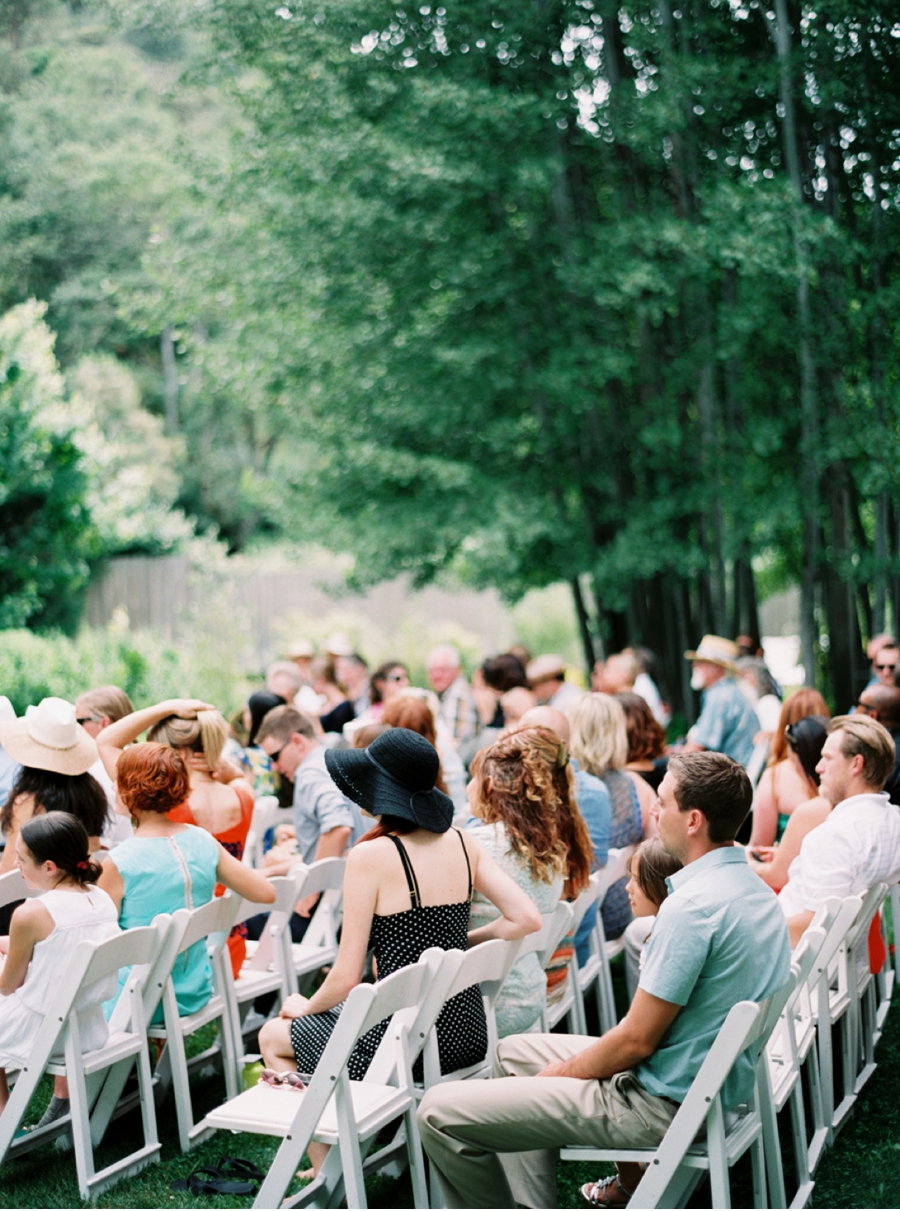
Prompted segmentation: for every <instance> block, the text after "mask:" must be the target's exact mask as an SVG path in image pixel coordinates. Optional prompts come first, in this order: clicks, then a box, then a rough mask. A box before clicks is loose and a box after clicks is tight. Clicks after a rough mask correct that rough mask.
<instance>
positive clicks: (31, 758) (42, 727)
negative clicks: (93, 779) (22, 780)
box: [0, 698, 99, 775]
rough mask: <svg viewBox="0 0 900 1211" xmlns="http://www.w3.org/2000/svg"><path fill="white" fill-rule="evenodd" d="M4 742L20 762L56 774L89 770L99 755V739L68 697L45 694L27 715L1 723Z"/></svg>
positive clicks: (1, 735) (81, 772)
mask: <svg viewBox="0 0 900 1211" xmlns="http://www.w3.org/2000/svg"><path fill="white" fill-rule="evenodd" d="M0 744H2V745H3V747H4V748H5V749H6V751H7V752H8V753H9V755H10V757H12V759H13V760H14V761H18V762H19V764H20V765H27V766H29V767H30V768H31V769H44V770H50V771H51V772H53V773H56V774H71V775H74V774H85V773H87V771H88V770H89V769H90V768H91V766H92V765H93V764H94V763H95V762H96V761H97V760H98V758H99V753H98V752H97V742H96V741H95V740H94V739H93V738H92V737H91V736H89V735H88V734H87V732H86V731H85V730H84V728H83V727H82V726H81V724H80V723H78V722H77V721H76V719H75V707H74V706H73V705H72V703H71V702H66V700H65V699H64V698H44V699H43V700H42V701H41V702H40V704H39V705H38V706H30V707H29V708H28V710H27V711H26V712H25V717H24V718H23V719H16V720H15V721H14V722H12V723H0Z"/></svg>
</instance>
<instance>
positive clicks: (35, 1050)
mask: <svg viewBox="0 0 900 1211" xmlns="http://www.w3.org/2000/svg"><path fill="white" fill-rule="evenodd" d="M169 927H170V919H169V918H168V917H164V918H161V919H160V920H158V921H157V922H155V923H154V924H153V925H147V926H143V927H141V928H138V929H131V930H127V931H125V932H124V933H122V934H118V935H116V936H115V937H112V938H109V939H108V940H107V941H105V942H91V941H89V940H86V939H85V940H82V941H81V942H79V943H78V944H77V945H76V946H75V947H74V949H73V951H72V954H71V956H70V958H69V962H68V964H67V965H66V967H65V968H64V969H63V971H62V972H61V973H60V980H59V983H58V985H57V989H56V992H55V994H54V995H53V997H52V998H51V1000H50V1003H49V1004H48V1006H47V1012H46V1015H45V1017H44V1022H43V1025H42V1026H41V1028H40V1030H39V1031H38V1036H37V1039H36V1040H35V1043H34V1046H33V1047H32V1049H31V1052H30V1054H29V1060H28V1064H27V1066H26V1067H25V1068H23V1069H22V1071H21V1072H20V1073H19V1075H18V1078H17V1080H16V1083H15V1086H14V1087H13V1090H12V1093H11V1096H10V1099H9V1102H8V1104H7V1107H6V1110H5V1111H4V1113H3V1115H2V1116H0V1163H2V1161H3V1159H4V1158H5V1157H6V1155H7V1153H8V1152H9V1151H10V1149H11V1148H12V1150H13V1151H14V1152H19V1151H27V1150H29V1148H31V1147H34V1146H36V1145H37V1144H40V1143H43V1142H45V1141H46V1140H47V1139H49V1138H51V1137H52V1136H54V1135H58V1134H60V1133H61V1132H62V1131H65V1130H67V1129H71V1131H72V1138H73V1144H74V1154H75V1167H76V1171H77V1174H78V1188H79V1192H80V1194H81V1197H82V1198H83V1199H94V1198H95V1197H96V1196H97V1195H98V1194H99V1193H100V1192H101V1191H102V1190H105V1189H107V1188H108V1187H109V1186H111V1185H113V1184H114V1183H115V1182H116V1181H118V1180H119V1179H120V1178H122V1177H125V1176H127V1175H128V1174H131V1173H137V1172H139V1171H140V1170H141V1169H142V1168H143V1167H144V1166H145V1165H147V1164H149V1163H150V1162H151V1161H153V1160H157V1159H158V1154H159V1141H158V1139H157V1134H156V1116H155V1107H154V1104H153V1095H152V1089H151V1080H150V1061H149V1055H148V1050H147V1033H146V1029H145V1025H144V1019H143V1013H142V1000H141V977H142V974H143V973H144V972H146V971H147V970H149V968H150V966H151V965H152V961H153V958H154V954H155V950H156V948H158V947H159V946H160V944H161V942H162V940H163V938H164V936H165V934H166V932H167V931H168V929H169ZM132 961H136V962H135V965H134V966H132V969H131V973H130V975H129V980H128V983H127V984H126V988H125V990H124V992H123V994H122V995H123V996H126V997H128V998H129V999H130V1003H131V1005H132V1006H133V1007H134V1008H135V1014H134V1017H135V1021H134V1022H133V1023H132V1024H131V1029H130V1030H129V1031H124V1030H111V1031H110V1035H109V1038H108V1040H107V1042H106V1044H104V1046H103V1047H100V1048H98V1049H96V1050H95V1051H92V1052H88V1053H86V1054H85V1053H84V1052H83V1049H82V1039H81V1031H80V1025H79V1020H78V1015H77V1013H76V1012H75V1009H74V1007H75V1005H76V1004H77V1002H78V999H79V997H80V995H81V992H82V989H84V988H86V987H87V986H88V985H89V984H91V983H93V982H94V981H95V980H97V979H102V978H103V977H104V976H107V975H110V974H112V973H114V972H118V971H119V969H120V967H122V966H125V965H126V964H129V963H131V962H132ZM60 1051H62V1053H63V1055H64V1057H65V1062H64V1065H60V1064H59V1063H58V1062H56V1061H55V1060H54V1057H55V1056H56V1055H58V1054H59V1053H60ZM135 1060H137V1063H138V1079H139V1085H140V1092H141V1104H142V1117H143V1128H144V1131H143V1135H144V1141H143V1144H142V1145H141V1146H140V1147H138V1148H137V1149H135V1150H134V1151H132V1152H130V1153H129V1154H128V1155H127V1156H126V1157H124V1158H120V1159H119V1160H117V1161H115V1162H113V1163H112V1164H110V1165H107V1166H106V1167H105V1168H104V1169H102V1170H101V1171H100V1172H99V1173H98V1172H97V1171H96V1169H95V1166H94V1155H93V1149H94V1145H95V1142H96V1141H95V1140H94V1139H93V1138H92V1129H91V1119H90V1111H91V1102H92V1100H94V1099H96V1097H97V1094H98V1093H99V1091H100V1089H101V1086H102V1084H103V1075H105V1073H106V1071H107V1070H109V1069H115V1070H118V1069H121V1068H123V1067H127V1069H130V1068H131V1066H132V1064H133V1063H134V1061H135ZM51 1063H52V1069H51V1070H52V1071H54V1072H56V1073H58V1074H62V1073H64V1074H65V1075H66V1076H67V1078H68V1081H69V1097H70V1102H71V1120H70V1122H66V1121H63V1122H59V1123H56V1124H52V1125H51V1126H50V1127H48V1128H44V1129H42V1130H40V1131H35V1132H32V1133H31V1134H30V1135H29V1136H26V1137H24V1138H23V1139H21V1146H19V1147H17V1146H16V1145H17V1144H19V1141H16V1140H15V1133H16V1131H17V1130H18V1128H19V1125H20V1123H21V1120H22V1116H23V1115H24V1113H25V1111H26V1109H27V1107H28V1104H29V1102H30V1101H31V1098H32V1096H33V1095H34V1092H35V1089H36V1088H37V1085H38V1082H39V1081H40V1079H41V1077H42V1076H43V1074H44V1072H45V1071H46V1070H47V1069H48V1066H50V1065H51ZM89 1085H90V1088H89Z"/></svg>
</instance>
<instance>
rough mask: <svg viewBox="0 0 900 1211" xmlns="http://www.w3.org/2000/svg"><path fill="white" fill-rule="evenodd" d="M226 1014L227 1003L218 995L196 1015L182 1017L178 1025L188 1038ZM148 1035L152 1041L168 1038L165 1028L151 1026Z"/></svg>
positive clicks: (210, 999)
mask: <svg viewBox="0 0 900 1211" xmlns="http://www.w3.org/2000/svg"><path fill="white" fill-rule="evenodd" d="M224 1013H225V1002H224V1000H223V999H222V997H220V996H218V995H216V996H212V997H210V998H209V1000H208V1001H207V1002H206V1004H205V1005H204V1006H203V1008H202V1009H198V1010H197V1012H196V1013H192V1014H189V1015H188V1016H187V1017H180V1018H179V1019H178V1025H179V1027H180V1028H181V1033H182V1034H183V1035H184V1036H185V1037H187V1036H188V1035H189V1034H193V1033H194V1031H195V1030H199V1029H200V1027H201V1026H206V1025H208V1024H209V1023H210V1022H215V1021H216V1020H217V1019H218V1018H221V1017H222V1015H223V1014H224ZM147 1035H148V1037H149V1038H151V1039H164V1038H165V1037H166V1028H165V1026H151V1027H150V1029H149V1030H148V1031H147Z"/></svg>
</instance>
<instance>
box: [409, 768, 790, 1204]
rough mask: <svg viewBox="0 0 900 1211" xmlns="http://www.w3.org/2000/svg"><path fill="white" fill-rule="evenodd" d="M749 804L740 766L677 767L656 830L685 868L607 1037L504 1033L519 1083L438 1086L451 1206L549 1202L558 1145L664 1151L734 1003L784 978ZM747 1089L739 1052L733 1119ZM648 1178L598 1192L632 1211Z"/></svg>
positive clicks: (504, 1054)
mask: <svg viewBox="0 0 900 1211" xmlns="http://www.w3.org/2000/svg"><path fill="white" fill-rule="evenodd" d="M752 797H753V796H752V790H751V787H750V781H749V779H748V777H747V774H746V772H745V770H744V769H743V767H742V766H741V765H739V764H738V763H737V762H736V761H733V760H732V759H731V758H730V757H726V756H724V754H721V753H685V754H682V755H680V756H677V757H673V758H672V759H671V760H670V761H669V770H668V773H667V774H666V777H665V778H664V779H663V782H662V784H661V786H660V788H659V803H658V806H657V813H658V821H659V835H660V838H661V840H662V842H663V844H664V845H665V847H666V849H667V850H668V851H669V852H670V853H671V854H673V855H674V856H675V857H677V858H679V859H680V860H681V862H682V864H683V869H682V870H681V871H679V872H678V873H677V874H676V875H674V876H673V877H672V879H671V880H669V887H670V895H669V897H668V899H666V900H665V901H664V902H663V905H662V907H661V908H660V911H659V916H658V917H657V920H656V923H655V924H654V927H653V931H652V933H651V937H650V940H649V942H648V943H647V947H646V950H645V955H644V964H643V970H642V972H641V977H640V981H639V984H638V989H637V992H636V993H635V997H634V1000H633V1002H632V1005H631V1008H630V1009H629V1011H628V1014H627V1015H626V1016H625V1018H624V1019H623V1020H622V1021H621V1022H620V1023H619V1024H618V1025H617V1026H614V1027H613V1029H612V1030H609V1031H607V1032H606V1034H605V1035H603V1037H602V1038H600V1039H589V1038H583V1037H577V1036H571V1035H569V1036H567V1035H556V1034H544V1035H534V1034H530V1035H517V1036H512V1037H510V1038H507V1039H502V1040H501V1041H500V1045H499V1047H498V1049H497V1060H496V1064H495V1068H494V1076H495V1078H496V1077H500V1078H504V1077H506V1078H512V1077H515V1078H516V1079H515V1080H512V1079H505V1080H504V1079H494V1080H491V1081H459V1082H453V1081H451V1082H449V1083H446V1084H443V1085H439V1086H436V1087H435V1088H434V1089H431V1090H429V1092H428V1093H427V1094H426V1095H425V1097H424V1099H423V1101H422V1104H421V1106H420V1108H419V1127H420V1131H421V1133H422V1143H423V1145H424V1147H425V1151H426V1152H427V1153H428V1155H429V1157H430V1158H431V1160H432V1163H433V1164H434V1166H435V1169H436V1171H437V1173H438V1176H439V1178H440V1182H441V1187H442V1189H443V1191H444V1195H445V1197H446V1200H447V1206H448V1207H512V1206H515V1205H516V1204H517V1203H518V1204H520V1205H522V1206H526V1207H553V1206H556V1151H555V1149H556V1148H558V1147H559V1146H561V1145H563V1144H576V1145H577V1144H583V1145H586V1146H592V1147H603V1148H622V1149H623V1151H624V1150H625V1149H627V1148H629V1147H636V1148H648V1147H655V1145H656V1144H658V1143H659V1141H660V1140H661V1139H662V1137H663V1136H664V1135H665V1133H666V1130H667V1129H668V1126H669V1124H670V1123H671V1121H672V1119H673V1118H674V1117H675V1114H676V1112H677V1110H678V1106H679V1104H680V1102H681V1101H682V1100H683V1098H684V1096H685V1093H686V1092H687V1090H688V1088H689V1086H690V1084H691V1082H692V1081H693V1079H694V1077H695V1076H696V1074H697V1072H698V1071H699V1069H700V1066H701V1064H702V1063H703V1060H704V1059H705V1058H706V1055H707V1053H708V1052H709V1049H710V1047H711V1045H712V1042H713V1040H714V1039H715V1037H716V1035H717V1033H718V1031H719V1029H720V1028H721V1026H722V1023H723V1022H724V1020H725V1018H726V1016H727V1015H728V1011H729V1010H730V1009H731V1007H732V1005H734V1004H736V1003H737V1002H738V1001H744V1000H751V1001H761V1000H763V999H764V998H765V997H767V996H769V995H770V994H771V993H773V992H775V991H777V990H778V989H779V988H781V987H782V986H783V985H784V984H785V983H786V981H787V979H788V977H789V974H790V943H789V941H788V933H787V926H786V924H785V920H784V914H783V913H782V912H781V910H780V909H779V907H778V902H777V899H776V897H775V894H774V893H773V892H772V891H771V890H770V889H769V888H768V887H766V886H765V885H762V886H761V884H762V880H761V879H759V878H758V877H757V876H756V875H754V873H753V872H752V871H751V870H750V868H749V867H748V866H747V862H746V859H745V857H744V854H743V851H742V850H740V849H736V848H735V847H734V844H733V839H734V837H735V836H736V834H737V831H738V829H739V828H740V826H741V824H742V823H743V821H744V819H745V817H746V815H747V813H748V812H749V810H750V804H751V801H752ZM752 1087H753V1071H752V1066H751V1065H750V1063H749V1060H748V1059H747V1058H746V1057H742V1060H739V1061H738V1063H737V1064H736V1065H735V1068H734V1070H733V1071H732V1073H731V1074H730V1076H729V1078H728V1080H727V1082H726V1084H725V1088H724V1102H725V1106H726V1109H728V1108H732V1107H734V1106H736V1105H739V1104H740V1102H742V1101H744V1100H746V1099H747V1097H748V1096H749V1094H750V1092H751V1090H752ZM525 1149H528V1150H529V1151H525ZM638 1180H639V1173H638V1172H637V1171H636V1166H634V1165H624V1164H623V1165H621V1166H620V1168H619V1173H618V1175H617V1176H616V1177H614V1178H607V1179H606V1180H605V1181H604V1182H600V1183H597V1187H598V1188H597V1189H596V1190H595V1191H594V1193H595V1195H596V1201H598V1203H602V1202H603V1201H604V1200H605V1201H606V1202H607V1205H609V1206H616V1205H624V1204H625V1203H626V1202H627V1201H628V1197H629V1195H630V1192H631V1191H632V1190H633V1189H634V1187H635V1185H636V1183H637V1181H638Z"/></svg>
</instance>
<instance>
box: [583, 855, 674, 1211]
mask: <svg viewBox="0 0 900 1211" xmlns="http://www.w3.org/2000/svg"><path fill="white" fill-rule="evenodd" d="M681 865H682V864H681V861H680V860H679V859H678V858H675V857H673V856H672V854H670V853H669V852H668V850H667V849H666V848H665V847H664V846H663V843H662V841H660V840H659V839H658V838H656V837H654V838H653V839H652V840H649V841H642V842H641V844H640V845H638V846H637V848H636V849H635V851H634V853H633V854H632V855H631V857H630V858H629V859H628V874H629V880H628V883H627V885H626V891H627V892H628V899H629V900H630V902H631V908H632V911H633V913H634V915H635V917H640V918H641V919H642V920H645V919H647V918H651V919H652V918H653V917H655V916H656V914H657V913H658V912H659V909H660V905H661V904H662V902H663V900H665V898H666V897H667V896H668V894H669V888H668V885H667V884H666V879H668V878H669V877H670V876H671V875H674V874H675V872H676V871H679V870H681ZM650 928H651V929H652V926H651V927H650ZM649 936H650V929H648V930H647V936H646V937H645V938H644V942H646V941H647V938H649ZM641 956H642V958H643V951H642V952H641ZM644 1168H645V1166H644V1165H641V1164H638V1163H635V1162H634V1161H632V1162H630V1163H628V1164H626V1163H624V1162H617V1163H616V1173H615V1175H614V1176H613V1177H603V1178H600V1179H599V1180H598V1181H595V1182H587V1183H586V1184H585V1185H583V1186H582V1187H581V1196H582V1198H583V1199H584V1200H585V1201H586V1202H588V1203H590V1204H591V1206H592V1207H624V1206H626V1205H627V1203H628V1200H629V1199H630V1198H631V1195H632V1192H633V1191H634V1189H635V1187H636V1186H637V1184H638V1182H639V1181H640V1180H641V1177H642V1175H643V1170H644Z"/></svg>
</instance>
